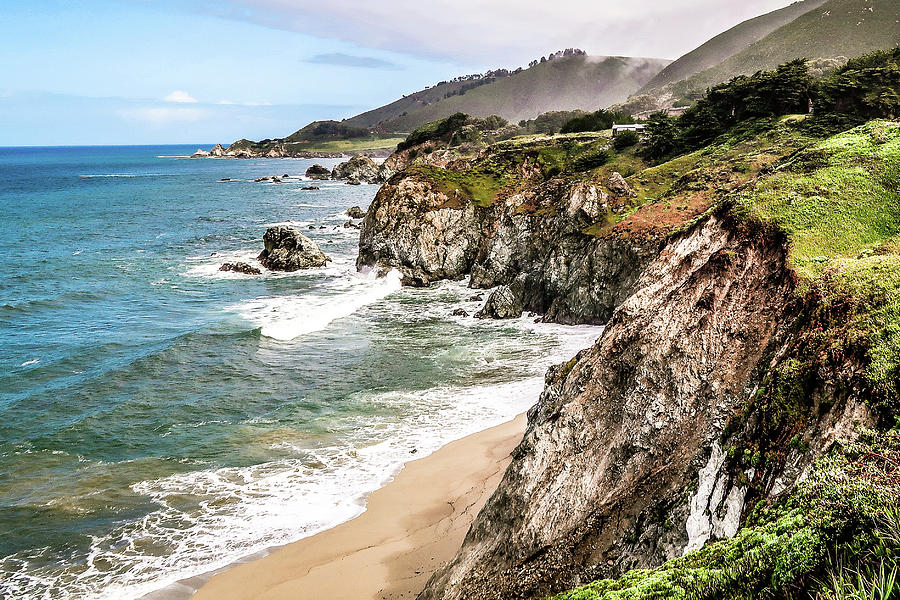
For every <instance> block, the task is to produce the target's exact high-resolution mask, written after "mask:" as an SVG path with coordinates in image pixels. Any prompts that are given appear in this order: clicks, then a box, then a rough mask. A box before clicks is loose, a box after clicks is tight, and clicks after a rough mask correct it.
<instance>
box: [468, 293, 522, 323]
mask: <svg viewBox="0 0 900 600" xmlns="http://www.w3.org/2000/svg"><path fill="white" fill-rule="evenodd" d="M522 309H523V306H522V298H521V296H520V294H519V293H518V290H516V289H513V287H512V286H509V285H501V286H500V287H498V288H497V289H496V290H494V291H493V292H492V293H491V295H490V296H489V297H488V299H487V302H485V303H484V306H483V307H482V309H481V310H480V311H478V313H476V314H475V316H476V317H478V318H479V319H516V318H518V317H519V316H521V315H522Z"/></svg>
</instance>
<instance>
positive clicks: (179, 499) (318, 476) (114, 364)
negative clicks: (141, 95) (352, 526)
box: [0, 146, 599, 600]
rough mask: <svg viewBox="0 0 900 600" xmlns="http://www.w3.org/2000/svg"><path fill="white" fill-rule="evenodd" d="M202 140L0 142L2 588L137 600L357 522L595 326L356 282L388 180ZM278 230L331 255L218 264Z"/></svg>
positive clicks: (535, 387) (497, 412) (519, 404)
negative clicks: (228, 154) (238, 266)
mask: <svg viewBox="0 0 900 600" xmlns="http://www.w3.org/2000/svg"><path fill="white" fill-rule="evenodd" d="M195 148H196V146H192V147H186V146H162V147H91V148H26V149H3V148H0V272H2V277H0V597H3V598H28V599H32V598H33V599H38V598H41V599H44V598H46V599H54V600H55V599H69V598H116V599H119V600H128V599H130V598H138V597H140V596H142V595H144V594H146V593H149V592H152V591H154V590H157V589H160V588H161V587H164V586H166V585H168V584H171V583H172V582H174V581H176V580H178V579H181V578H184V577H188V576H192V575H196V574H198V573H202V572H205V571H209V570H211V569H214V568H219V567H222V566H224V565H227V564H229V563H231V562H233V561H234V560H236V559H238V558H241V557H243V556H246V555H249V554H252V553H255V552H259V551H262V550H264V549H266V548H269V547H272V546H276V545H279V544H283V543H286V542H289V541H292V540H296V539H299V538H301V537H304V536H306V535H309V534H311V533H314V532H315V531H318V530H321V529H323V528H326V527H329V526H333V525H335V524H337V523H339V522H342V521H344V520H347V519H349V518H351V517H353V516H355V515H356V514H358V513H359V512H360V511H361V510H363V507H364V500H365V496H366V494H368V493H369V492H371V491H372V490H374V489H377V488H378V487H379V486H380V485H383V484H384V483H385V482H386V481H387V480H389V478H390V477H391V476H392V475H393V474H394V473H396V471H397V470H398V469H399V468H400V467H401V466H402V465H403V463H404V462H406V461H408V460H410V459H413V458H419V457H421V456H423V455H427V454H428V453H429V452H431V451H433V450H435V449H436V448H438V447H439V446H441V445H443V444H444V443H446V442H448V441H451V440H453V439H456V438H459V437H462V436H464V435H466V434H469V433H472V432H474V431H477V430H480V429H484V428H485V427H487V426H490V425H494V424H497V423H500V422H503V421H505V420H507V419H508V418H510V417H512V416H514V415H515V414H518V413H520V412H522V411H524V410H525V409H527V408H528V406H530V405H531V404H532V403H533V402H534V401H535V400H536V399H537V397H538V395H539V393H540V390H541V388H542V382H543V373H544V371H545V369H546V368H547V366H549V365H550V364H552V363H553V362H558V361H560V360H563V359H567V358H569V357H570V356H572V355H573V354H574V353H575V352H576V351H577V350H579V349H581V348H583V347H587V346H588V345H589V344H590V343H591V342H592V341H593V339H594V338H596V336H597V335H598V334H599V330H598V329H597V328H588V327H576V328H572V327H562V326H554V325H544V324H535V323H533V319H529V318H527V317H523V318H522V319H519V320H515V321H510V322H503V323H497V322H483V321H478V320H475V319H471V318H469V319H465V318H461V317H454V316H451V314H450V313H451V312H452V311H453V310H454V309H455V308H459V307H461V306H462V307H464V308H466V309H467V310H469V312H474V310H475V309H477V307H478V306H479V303H478V302H475V301H471V300H470V297H471V296H472V294H473V292H472V291H471V290H467V289H466V288H465V287H464V285H463V284H462V283H449V282H448V283H444V284H441V285H438V286H435V287H433V288H431V289H424V290H422V289H419V290H414V289H401V288H400V286H399V283H398V280H397V277H395V276H388V277H386V278H383V279H378V280H376V279H373V278H371V277H370V276H368V275H366V274H358V273H356V269H355V266H354V264H355V258H356V248H357V242H358V232H357V231H356V230H354V229H347V228H344V227H343V224H344V223H345V222H346V221H347V220H348V219H347V217H346V215H345V214H344V212H345V211H346V209H347V208H349V207H350V206H353V205H360V206H362V207H363V208H365V207H366V206H367V205H368V204H369V202H370V201H371V199H372V198H373V197H374V195H375V193H376V191H377V186H369V185H363V186H358V187H357V186H347V185H343V184H342V183H341V182H320V183H316V185H319V186H320V188H321V189H320V190H317V191H304V190H301V187H303V186H304V185H309V182H305V181H303V180H302V178H300V177H295V178H291V179H289V180H288V182H287V183H283V184H271V183H254V182H253V181H252V180H253V179H254V178H257V177H262V176H270V175H283V174H289V175H296V176H300V175H302V174H303V173H304V172H305V170H306V168H307V167H308V166H309V165H310V164H312V162H313V161H308V160H285V159H266V160H216V159H199V160H188V159H186V158H185V156H186V155H189V154H190V153H191V152H192V151H193V150H194V149H195ZM317 162H320V163H322V164H326V165H327V166H329V167H330V166H333V165H334V164H335V163H336V162H337V161H336V160H319V161H317ZM226 177H227V178H234V179H237V180H238V181H232V182H220V181H219V180H220V179H221V178H226ZM275 223H293V224H295V225H297V226H298V227H302V228H303V229H304V230H305V231H306V232H307V233H308V235H309V236H310V237H312V238H313V239H314V240H315V241H316V242H317V243H319V244H320V246H321V247H322V248H323V250H324V251H325V252H326V254H328V255H330V256H331V258H332V259H333V262H332V263H330V264H329V266H328V267H326V268H323V269H316V270H312V271H308V272H303V273H296V274H273V273H269V272H265V273H264V274H263V275H262V276H259V277H253V276H244V275H238V274H230V273H221V272H219V271H218V267H219V265H221V264H222V263H223V262H226V261H233V260H245V261H248V262H253V260H254V259H255V256H256V254H258V252H259V250H260V249H261V246H262V242H261V238H262V234H263V233H264V232H265V229H266V227H267V226H270V225H272V224H275ZM309 225H313V226H314V227H315V229H313V230H309V229H308V226H309Z"/></svg>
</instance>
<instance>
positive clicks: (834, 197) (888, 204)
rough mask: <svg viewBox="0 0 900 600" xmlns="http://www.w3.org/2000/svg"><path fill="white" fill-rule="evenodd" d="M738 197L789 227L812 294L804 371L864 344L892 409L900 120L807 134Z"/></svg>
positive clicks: (756, 214) (899, 283)
mask: <svg viewBox="0 0 900 600" xmlns="http://www.w3.org/2000/svg"><path fill="white" fill-rule="evenodd" d="M735 201H736V202H737V207H738V211H739V212H741V213H743V214H744V215H745V216H748V217H749V218H752V219H758V220H760V221H762V222H764V223H767V224H770V225H773V226H775V227H777V228H778V229H780V230H782V231H783V232H784V233H785V234H786V235H787V238H788V243H789V245H790V248H789V262H790V265H791V267H792V268H793V269H794V270H795V272H796V273H797V274H798V275H799V277H800V280H801V285H800V288H799V289H800V292H801V293H804V294H808V295H809V297H810V298H811V299H812V300H813V301H814V302H815V305H816V308H815V312H814V317H815V319H816V328H815V331H809V332H805V333H804V338H805V339H806V343H804V344H803V346H804V347H805V349H806V350H805V354H806V356H805V357H801V360H800V366H801V367H803V368H801V371H802V372H806V371H809V372H810V373H811V372H812V371H813V370H815V369H817V368H819V366H820V365H822V364H827V360H825V359H824V358H823V357H826V356H847V357H849V356H852V355H853V354H854V353H857V352H858V351H860V350H861V351H862V353H863V354H864V356H865V361H864V362H865V365H864V373H863V374H864V377H865V380H866V382H867V384H868V385H869V386H870V388H871V393H872V394H873V399H874V400H875V401H876V402H880V403H884V402H887V403H889V404H890V405H891V406H890V407H891V408H893V409H897V408H898V407H897V406H893V405H894V404H896V402H897V397H898V395H900V381H898V379H900V253H898V249H900V247H898V243H897V242H898V239H900V123H897V122H891V121H872V122H870V123H868V124H866V125H863V126H860V127H857V128H855V129H852V130H850V131H848V132H845V133H842V134H839V135H836V136H834V137H831V138H828V139H826V140H824V141H822V142H820V143H818V144H814V145H812V146H810V147H809V148H807V149H805V150H803V151H801V152H799V153H797V154H796V155H795V156H794V157H792V158H791V159H790V160H788V161H786V162H785V163H784V164H782V165H780V166H779V167H777V168H776V170H775V172H774V173H773V174H772V175H771V176H769V177H765V178H762V179H760V180H759V181H758V182H757V183H756V184H755V185H754V186H751V187H750V188H749V189H747V190H745V191H743V192H741V193H738V194H736V196H735ZM813 349H815V351H814V352H813ZM801 376H802V377H805V375H802V374H801Z"/></svg>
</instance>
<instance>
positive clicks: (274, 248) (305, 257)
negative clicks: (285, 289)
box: [258, 225, 331, 271]
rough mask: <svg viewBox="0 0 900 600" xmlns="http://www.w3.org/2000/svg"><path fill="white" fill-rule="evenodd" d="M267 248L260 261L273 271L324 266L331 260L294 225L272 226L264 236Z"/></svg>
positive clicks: (260, 256)
mask: <svg viewBox="0 0 900 600" xmlns="http://www.w3.org/2000/svg"><path fill="white" fill-rule="evenodd" d="M263 242H264V243H265V249H264V250H263V251H262V252H261V253H260V255H259V258H258V260H259V262H261V263H262V265H263V266H264V267H266V268H267V269H272V270H273V271H296V270H298V269H308V268H310V267H324V266H325V264H326V263H327V262H328V261H329V260H331V259H330V258H328V257H327V256H325V254H323V253H322V251H321V250H320V249H319V247H318V246H317V245H316V243H315V242H314V241H312V240H311V239H309V238H308V237H306V236H305V235H303V234H302V233H300V230H298V229H295V228H293V227H285V226H283V225H278V226H275V227H270V228H269V229H268V230H266V234H265V236H263Z"/></svg>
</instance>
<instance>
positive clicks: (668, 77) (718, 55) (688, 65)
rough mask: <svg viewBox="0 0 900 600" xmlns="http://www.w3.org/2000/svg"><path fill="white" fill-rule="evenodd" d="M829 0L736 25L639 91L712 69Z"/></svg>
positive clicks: (805, 2)
mask: <svg viewBox="0 0 900 600" xmlns="http://www.w3.org/2000/svg"><path fill="white" fill-rule="evenodd" d="M825 1H826V0H801V1H799V2H794V3H793V4H791V5H790V6H786V7H785V8H782V9H779V10H775V11H772V12H770V13H766V14H764V15H760V16H758V17H755V18H753V19H749V20H747V21H744V22H743V23H740V24H738V25H735V26H734V27H732V28H731V29H729V30H727V31H724V32H722V33H720V34H719V35H717V36H715V37H714V38H712V39H710V40H709V41H707V42H705V43H703V44H701V45H700V46H698V47H697V48H695V49H694V50H691V51H690V52H688V53H687V54H685V55H684V56H682V57H680V58H679V59H678V60H676V61H675V62H673V63H671V64H670V65H668V66H667V67H666V68H665V69H663V70H662V71H660V72H659V73H658V74H657V75H656V76H655V77H654V78H653V79H651V80H650V81H649V82H648V83H647V85H645V86H644V87H643V88H641V91H640V92H639V93H644V92H646V91H648V90H652V89H656V88H658V87H662V86H664V85H666V84H668V83H675V82H676V81H681V80H682V79H686V78H687V77H690V76H691V75H694V74H695V73H699V72H700V71H703V70H706V69H709V68H711V67H714V66H716V65H718V64H719V63H721V62H722V61H723V60H725V59H727V58H729V57H731V56H734V55H735V54H737V53H738V52H741V51H742V50H744V49H746V48H747V47H748V46H750V45H751V44H753V43H755V42H757V41H759V40H761V39H762V38H764V37H765V36H767V35H769V34H770V33H772V32H773V31H775V30H776V29H778V28H779V27H782V26H783V25H786V24H788V23H790V22H791V21H793V20H794V19H796V18H797V17H799V16H800V15H803V14H805V13H807V12H809V11H810V10H812V9H814V8H816V7H818V6H820V5H822V4H823V3H824V2H825Z"/></svg>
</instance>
